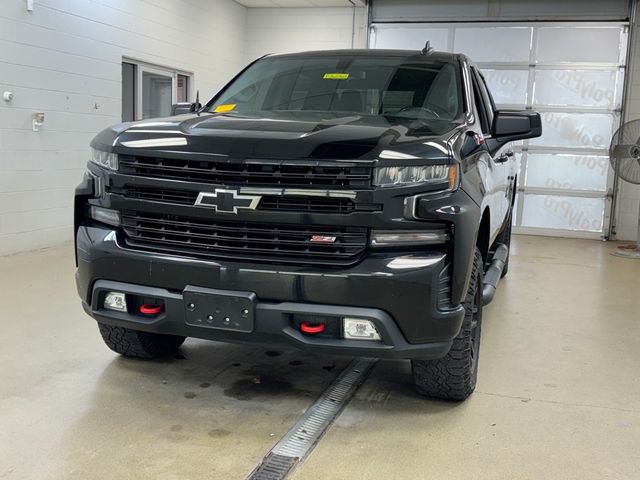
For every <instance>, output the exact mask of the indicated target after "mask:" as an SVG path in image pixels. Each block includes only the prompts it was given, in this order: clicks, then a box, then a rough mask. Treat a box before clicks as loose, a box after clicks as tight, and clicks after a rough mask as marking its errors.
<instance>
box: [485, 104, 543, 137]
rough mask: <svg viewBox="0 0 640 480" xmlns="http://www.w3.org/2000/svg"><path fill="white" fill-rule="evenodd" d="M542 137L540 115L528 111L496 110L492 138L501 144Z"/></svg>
mask: <svg viewBox="0 0 640 480" xmlns="http://www.w3.org/2000/svg"><path fill="white" fill-rule="evenodd" d="M541 135H542V121H541V119H540V114H539V113H537V112H531V111H529V110H522V111H518V110H498V111H497V112H496V115H495V118H494V120H493V137H494V138H495V139H496V140H498V141H499V142H502V143H507V142H512V141H514V140H524V139H525V138H536V137H539V136H541Z"/></svg>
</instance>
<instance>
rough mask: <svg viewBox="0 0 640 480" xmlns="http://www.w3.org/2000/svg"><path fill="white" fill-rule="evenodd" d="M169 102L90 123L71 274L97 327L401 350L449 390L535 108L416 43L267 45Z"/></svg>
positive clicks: (471, 376)
mask: <svg viewBox="0 0 640 480" xmlns="http://www.w3.org/2000/svg"><path fill="white" fill-rule="evenodd" d="M175 108H177V109H180V108H184V106H183V105H178V106H174V109H175ZM186 110H187V111H189V110H191V112H188V113H186V114H180V115H174V116H171V117H168V118H160V119H152V120H142V121H138V122H133V123H125V124H120V125H115V126H113V127H111V128H107V129H106V130H104V131H102V132H101V133H99V134H98V135H97V136H96V137H95V138H94V140H93V141H92V143H91V158H90V161H89V163H88V171H87V173H86V175H85V177H84V179H83V182H82V183H81V185H80V186H79V187H78V188H77V190H76V197H75V239H76V256H77V267H78V268H77V273H76V279H77V287H78V292H79V294H80V297H81V298H82V305H83V307H84V309H85V311H86V312H87V313H88V314H89V315H90V316H92V317H93V318H94V319H96V320H97V322H98V326H99V329H100V333H101V334H102V337H103V339H104V341H105V343H106V344H107V345H108V346H109V347H110V348H111V349H113V350H114V351H116V352H118V353H120V354H122V355H125V356H130V357H143V358H151V357H157V356H165V355H172V354H175V353H176V351H177V349H178V348H179V347H180V345H181V344H182V342H183V341H184V339H185V338H186V337H197V338H203V339H209V340H219V341H225V342H240V343H245V342H247V343H248V342H257V343H261V344H265V345H269V346H276V345H281V346H286V345H289V346H294V347H298V348H301V349H305V350H309V351H315V352H320V353H326V354H345V355H352V356H366V357H377V358H402V359H410V360H411V361H412V365H413V376H414V381H415V385H416V388H417V390H418V392H419V393H422V394H424V395H427V396H431V397H437V398H443V399H450V400H462V399H465V398H466V397H468V396H469V394H471V392H472V391H473V389H474V387H475V383H476V377H477V368H478V353H479V346H480V327H481V319H482V306H483V304H486V303H488V302H489V301H490V300H491V298H492V296H493V293H494V291H495V288H496V286H497V284H498V281H499V279H500V277H501V276H502V275H504V274H505V273H506V270H507V265H508V246H509V241H510V237H511V212H512V208H513V201H514V195H515V186H516V184H517V179H516V177H517V172H518V169H517V165H516V160H515V157H514V154H513V151H512V150H511V149H510V147H509V142H512V141H514V140H521V139H525V138H533V137H537V136H539V135H540V134H541V123H540V117H539V115H538V114H537V113H535V112H531V111H522V112H517V111H496V109H495V105H494V102H493V100H492V97H491V94H490V92H489V90H488V89H487V86H486V83H485V81H484V78H483V77H482V74H481V73H480V72H479V70H478V69H477V68H476V67H475V66H474V65H473V64H472V63H471V62H470V61H469V59H468V58H466V57H465V56H464V55H458V54H455V55H454V54H447V53H439V52H434V51H431V50H430V49H425V50H423V51H395V50H344V51H323V52H307V53H298V54H283V55H269V56H266V57H263V58H261V59H259V60H257V61H255V62H254V63H252V64H251V65H249V66H248V67H247V68H246V69H245V70H243V71H242V72H241V73H240V74H239V75H237V76H236V77H235V78H234V79H233V80H232V81H231V82H230V83H229V84H228V85H226V86H225V87H224V88H223V89H222V90H221V91H220V92H219V93H217V94H216V95H215V96H214V97H213V98H212V99H211V100H210V101H209V102H208V103H207V104H206V105H204V106H200V105H191V106H190V108H187V109H186Z"/></svg>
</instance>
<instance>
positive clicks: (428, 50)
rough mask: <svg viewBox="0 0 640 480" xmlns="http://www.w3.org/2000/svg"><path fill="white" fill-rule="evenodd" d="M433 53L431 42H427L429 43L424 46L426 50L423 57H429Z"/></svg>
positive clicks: (423, 51) (423, 50)
mask: <svg viewBox="0 0 640 480" xmlns="http://www.w3.org/2000/svg"><path fill="white" fill-rule="evenodd" d="M431 52H433V48H432V47H431V42H430V41H429V40H427V43H425V44H424V48H423V49H422V54H423V55H428V54H430V53H431Z"/></svg>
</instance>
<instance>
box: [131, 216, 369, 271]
mask: <svg viewBox="0 0 640 480" xmlns="http://www.w3.org/2000/svg"><path fill="white" fill-rule="evenodd" d="M122 225H123V229H124V232H125V235H126V239H125V241H126V243H127V244H128V245H129V246H131V247H138V248H144V249H147V250H154V251H160V252H169V253H178V254H191V255H196V256H205V257H212V258H216V257H218V258H219V257H226V258H235V259H241V260H244V259H246V260H265V261H273V260H274V259H277V260H278V261H282V262H292V263H322V264H325V265H326V264H345V263H349V262H353V261H355V260H356V259H357V258H358V257H359V256H360V255H361V254H362V253H363V252H364V251H365V249H366V246H367V229H366V228H360V227H336V226H306V225H281V224H262V223H246V222H220V221H213V220H205V219H198V218H191V217H185V216H178V215H166V214H149V213H144V214H138V213H136V212H127V211H125V212H123V214H122ZM314 235H315V236H319V237H325V238H324V239H325V240H326V237H329V238H332V237H335V241H334V242H333V243H314V242H312V241H311V239H312V237H313V236H314Z"/></svg>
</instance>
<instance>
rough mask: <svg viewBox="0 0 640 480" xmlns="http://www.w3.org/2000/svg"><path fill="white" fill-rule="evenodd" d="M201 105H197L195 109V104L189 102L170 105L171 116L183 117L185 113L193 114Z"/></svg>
mask: <svg viewBox="0 0 640 480" xmlns="http://www.w3.org/2000/svg"><path fill="white" fill-rule="evenodd" d="M201 107H202V104H200V103H198V106H197V108H196V104H195V103H191V102H179V103H174V104H173V105H171V115H172V116H173V115H184V114H185V113H193V112H195V111H196V110H197V109H199V108H201Z"/></svg>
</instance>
